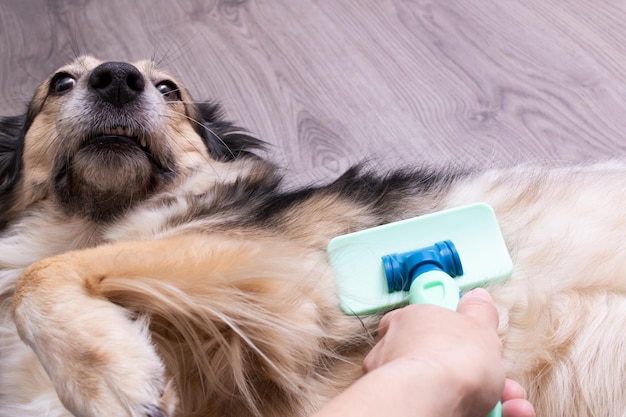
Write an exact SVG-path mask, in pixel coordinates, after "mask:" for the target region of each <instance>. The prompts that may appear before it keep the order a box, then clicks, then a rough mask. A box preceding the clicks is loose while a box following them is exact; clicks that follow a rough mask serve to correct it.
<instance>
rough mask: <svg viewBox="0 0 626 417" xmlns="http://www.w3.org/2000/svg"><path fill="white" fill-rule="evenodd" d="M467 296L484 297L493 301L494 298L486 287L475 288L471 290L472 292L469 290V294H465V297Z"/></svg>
mask: <svg viewBox="0 0 626 417" xmlns="http://www.w3.org/2000/svg"><path fill="white" fill-rule="evenodd" d="M467 296H470V297H476V298H482V299H483V300H487V301H493V298H491V294H489V291H487V290H486V289H484V288H475V289H473V290H471V291H470V292H468V293H467V294H465V297H467Z"/></svg>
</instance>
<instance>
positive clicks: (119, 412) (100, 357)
mask: <svg viewBox="0 0 626 417" xmlns="http://www.w3.org/2000/svg"><path fill="white" fill-rule="evenodd" d="M141 327H144V326H143V325H141ZM146 333H147V331H146V330H145V329H143V330H142V331H141V333H140V334H141V337H132V338H131V337H128V336H131V335H132V333H130V332H124V333H122V335H120V337H111V335H109V338H107V340H104V341H102V343H106V344H108V345H107V346H99V347H98V348H97V349H94V350H91V351H84V352H83V355H84V356H85V357H87V358H88V360H87V362H88V363H89V364H90V365H91V366H90V367H86V366H85V363H83V364H82V365H81V366H80V368H81V369H80V371H79V372H76V373H74V378H75V382H74V383H73V384H71V385H74V386H73V387H70V384H67V382H66V383H65V384H63V383H62V382H61V381H58V382H59V383H55V386H56V387H57V393H58V394H59V397H60V398H61V401H62V402H63V404H65V406H66V407H67V408H68V409H69V410H70V411H72V413H74V414H75V415H77V416H81V417H83V416H84V417H101V416H107V417H118V416H119V417H170V416H172V415H173V414H174V410H175V408H176V405H177V395H176V392H175V388H174V384H173V382H172V381H171V380H169V379H168V378H167V376H166V371H165V368H164V366H163V364H162V362H161V359H160V358H159V356H158V355H157V353H156V351H155V349H154V346H153V345H152V344H151V342H150V338H149V335H147V334H146ZM83 348H85V346H83ZM92 348H93V346H92ZM70 366H71V365H70ZM64 387H68V388H70V389H64Z"/></svg>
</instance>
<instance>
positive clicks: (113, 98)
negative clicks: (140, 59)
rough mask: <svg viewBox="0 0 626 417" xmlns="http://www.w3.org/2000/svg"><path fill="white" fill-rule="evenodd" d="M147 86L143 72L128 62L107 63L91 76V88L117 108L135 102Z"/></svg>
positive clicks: (96, 69)
mask: <svg viewBox="0 0 626 417" xmlns="http://www.w3.org/2000/svg"><path fill="white" fill-rule="evenodd" d="M145 86H146V82H145V81H144V78H143V76H142V75H141V72H139V70H138V69H137V68H135V67H134V66H133V65H130V64H128V63H126V62H105V63H104V64H100V65H98V66H97V67H96V68H94V70H93V71H92V72H91V75H90V76H89V87H91V88H93V89H94V90H95V91H96V92H97V93H98V95H99V96H100V97H101V98H102V99H104V100H106V101H108V102H109V103H111V104H113V105H115V106H117V107H121V106H123V105H124V104H126V103H129V102H131V101H133V100H134V99H135V98H136V97H137V96H139V94H140V93H141V92H142V91H143V90H144V88H145Z"/></svg>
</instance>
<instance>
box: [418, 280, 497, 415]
mask: <svg viewBox="0 0 626 417" xmlns="http://www.w3.org/2000/svg"><path fill="white" fill-rule="evenodd" d="M460 295H461V291H460V289H459V286H458V285H457V284H456V281H454V278H452V277H451V276H450V275H448V274H446V273H445V272H443V271H441V270H436V269H434V270H431V271H428V272H424V273H423V274H421V275H419V276H418V277H417V278H415V280H414V281H413V283H412V284H411V289H410V290H409V303H410V304H434V305H438V306H441V307H445V308H448V309H450V310H454V311H456V308H457V306H458V304H459V299H460V298H461V296H460ZM487 417H502V403H501V402H498V404H497V405H496V407H495V408H494V409H493V410H491V412H490V413H489V414H488V415H487Z"/></svg>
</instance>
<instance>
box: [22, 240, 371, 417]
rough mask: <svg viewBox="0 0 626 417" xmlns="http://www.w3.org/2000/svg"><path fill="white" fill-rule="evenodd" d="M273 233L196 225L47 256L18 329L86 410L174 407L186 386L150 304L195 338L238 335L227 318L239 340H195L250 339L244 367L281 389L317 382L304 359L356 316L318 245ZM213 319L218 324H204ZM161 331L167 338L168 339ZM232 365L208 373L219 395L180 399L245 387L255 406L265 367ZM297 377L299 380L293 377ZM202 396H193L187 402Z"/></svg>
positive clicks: (229, 349)
mask: <svg viewBox="0 0 626 417" xmlns="http://www.w3.org/2000/svg"><path fill="white" fill-rule="evenodd" d="M269 239H271V238H259V239H258V240H254V239H246V240H239V239H236V238H228V237H225V236H216V235H213V236H211V235H208V234H200V233H190V234H186V235H183V236H179V237H171V238H167V239H160V240H153V241H141V242H120V243H116V244H111V245H103V246H100V247H96V248H93V249H87V250H82V251H76V252H70V253H67V254H64V255H60V256H57V257H54V258H49V259H46V260H43V261H40V262H38V263H36V264H34V265H33V266H31V267H30V268H28V269H27V270H26V271H25V273H24V274H23V275H22V277H21V278H20V281H19V282H18V285H17V289H16V294H15V300H14V311H15V319H16V323H17V326H18V330H19V333H20V335H21V337H22V338H23V340H24V341H25V342H26V343H27V344H29V345H30V346H31V347H32V348H33V349H34V350H35V352H36V353H37V355H38V357H39V359H40V361H41V362H42V364H43V365H44V367H45V369H46V370H47V372H48V373H49V374H50V377H51V379H52V381H53V383H54V385H55V388H56V390H57V392H58V394H59V396H60V398H61V400H62V401H63V403H64V404H65V405H66V406H67V407H68V409H70V410H71V411H72V412H74V413H75V414H76V415H79V416H85V417H92V416H93V417H96V416H101V415H108V416H155V415H159V414H158V413H157V411H156V410H161V411H162V412H163V413H164V414H166V415H167V414H170V413H171V409H172V408H176V405H175V400H174V399H173V397H178V396H177V395H174V394H172V391H173V390H174V388H173V386H172V385H171V384H170V385H168V383H167V380H166V374H167V372H166V371H165V370H164V368H163V366H162V361H161V360H160V358H159V357H158V355H157V353H156V350H155V347H154V346H153V344H152V343H151V340H150V333H149V332H148V330H147V327H148V325H147V323H146V320H147V319H142V318H141V317H142V314H143V315H147V316H151V317H153V323H154V324H155V325H156V324H157V323H158V326H159V329H162V328H163V327H164V326H166V327H165V328H166V329H167V330H166V332H169V329H170V328H171V330H172V331H175V330H176V329H177V327H176V323H178V325H180V327H178V329H181V328H182V329H183V330H181V332H180V333H179V334H185V333H184V332H185V331H196V330H194V329H197V331H198V332H200V333H198V334H197V335H194V334H191V336H190V337H189V338H187V335H185V336H184V338H185V340H188V341H192V342H193V341H194V340H199V339H197V338H196V336H197V337H200V338H207V337H208V338H212V337H217V338H218V339H219V338H221V340H222V341H224V342H226V339H225V337H231V336H224V335H223V334H221V333H220V332H222V331H228V330H226V328H229V327H230V328H231V329H232V331H233V333H236V334H237V335H238V336H236V337H241V341H242V343H235V345H230V344H228V343H226V344H225V345H224V346H222V347H219V346H217V345H215V344H214V343H213V342H207V343H206V344H205V343H204V342H203V341H200V343H199V344H200V345H202V346H201V347H202V348H204V347H206V346H214V347H213V348H209V349H225V350H224V352H222V353H219V355H222V356H224V358H228V357H230V355H234V353H233V352H234V351H233V349H234V348H235V347H237V346H239V349H242V347H241V346H240V345H243V344H246V345H247V346H248V347H247V348H245V349H248V348H249V350H246V352H241V357H242V358H244V357H248V356H249V355H257V356H256V357H257V359H251V360H250V362H251V363H250V364H249V365H246V366H251V367H254V366H256V367H258V366H259V365H258V364H259V363H263V364H265V365H263V375H265V377H267V378H269V379H267V381H273V382H272V383H275V384H279V385H281V387H283V388H288V387H292V386H295V387H298V386H301V385H302V386H306V384H310V383H311V384H312V383H314V382H312V380H309V379H307V378H309V376H308V375H309V373H307V372H305V371H306V369H307V368H303V364H304V363H314V362H315V360H316V358H318V355H319V354H320V352H321V350H320V349H323V348H322V346H321V345H320V340H321V339H320V337H321V335H323V334H325V331H326V330H325V329H327V328H328V327H330V328H338V329H344V327H340V326H345V332H344V331H343V330H341V333H342V334H343V333H345V334H347V335H350V334H352V333H355V332H356V328H353V326H357V324H358V323H357V321H353V320H348V319H346V318H345V317H344V316H343V315H339V313H338V311H337V308H336V301H334V297H332V296H329V293H330V294H332V292H329V291H332V290H331V289H330V287H333V286H332V282H330V283H328V282H326V281H325V280H320V279H319V277H320V276H330V275H329V272H328V271H327V270H326V269H325V268H327V265H326V263H325V262H324V257H323V253H322V252H319V251H313V250H311V249H305V248H302V247H300V246H298V245H295V246H294V245H292V244H289V243H285V242H280V241H272V240H269ZM318 252H319V253H318ZM294 277H295V278H296V279H294ZM333 288H334V287H333ZM176 297H179V298H176ZM180 300H183V301H180ZM194 300H195V301H194ZM285 300H289V301H288V302H286V301H285ZM194 303H195V304H194ZM168 308H169V310H168ZM137 317H139V318H137ZM177 317H178V318H177ZM159 320H160V321H159ZM163 320H165V322H164V321H163ZM171 320H173V321H171ZM177 320H178V321H177ZM193 320H195V321H193ZM212 321H215V323H214V324H212ZM164 323H165V324H164ZM169 323H174V324H169ZM167 326H170V327H167ZM210 326H213V328H215V331H217V332H218V333H212V334H208V333H207V331H209V330H207V329H211V327H210ZM216 326H217V327H216ZM320 326H325V327H324V329H322V328H321V327H320ZM348 326H349V327H348ZM359 326H360V325H359ZM359 328H360V327H359ZM190 329H192V330H190ZM220 329H222V330H220ZM338 331H340V330H338ZM203 332H204V333H203ZM170 334H171V333H170ZM153 336H154V335H153ZM194 338H195V339H194ZM176 340H179V339H176ZM202 340H206V339H202ZM229 340H231V339H229ZM154 341H155V342H157V341H158V342H159V343H158V345H159V349H161V347H162V345H161V343H162V340H161V339H159V340H157V339H156V338H155V339H154ZM232 343H234V342H232ZM275 345H279V346H280V349H276V348H273V347H274V346H275ZM196 352H199V354H198V355H197V356H196V357H197V358H199V360H201V361H202V360H203V361H205V362H206V361H207V359H204V358H206V355H213V354H216V353H215V351H214V350H212V351H211V352H212V353H209V352H208V351H207V352H205V351H203V350H202V351H200V350H199V351H196ZM266 352H271V353H266ZM163 353H164V351H163V350H159V354H163ZM220 357H221V356H220ZM235 357H237V355H235ZM250 357H251V356H250ZM163 360H164V361H165V360H166V359H165V357H163ZM233 360H234V359H233ZM163 363H167V365H168V366H170V365H171V364H172V363H171V362H163ZM219 363H222V362H219ZM222 365H223V364H222ZM233 365H236V366H235V368H234V369H241V368H237V366H239V365H241V364H239V363H238V364H233ZM174 366H175V365H174ZM215 366H216V364H215V363H213V362H211V363H206V364H204V365H203V370H206V371H207V372H208V374H211V372H218V370H216V369H214V367H215ZM229 366H230V365H226V368H224V369H221V370H219V375H220V377H219V378H220V379H219V380H217V381H216V380H215V377H213V379H211V375H208V376H206V379H205V382H207V381H208V383H209V385H210V384H213V383H215V384H217V385H218V386H220V387H222V388H221V389H222V390H224V389H225V390H226V391H228V392H229V393H230V394H224V393H222V394H218V393H217V391H214V392H213V395H221V396H218V397H212V398H213V400H211V403H212V404H213V405H208V404H204V405H203V404H202V402H203V401H204V402H206V401H209V400H203V399H202V398H209V395H211V394H209V393H207V392H204V393H203V395H200V396H199V395H193V396H192V397H191V398H190V396H189V395H187V397H186V398H185V399H184V400H183V398H182V397H181V400H182V401H181V406H182V408H183V409H188V408H189V407H194V409H197V408H198V407H200V408H202V407H209V406H211V407H214V406H215V403H216V402H217V403H219V401H218V400H220V399H221V400H222V402H224V401H223V400H224V398H227V397H225V396H231V397H232V396H233V395H240V396H241V397H242V398H247V400H246V401H247V406H246V407H248V408H247V409H248V410H251V409H254V407H256V406H257V405H258V403H257V402H256V401H257V400H255V399H254V398H257V397H256V396H257V395H259V392H260V389H261V388H262V387H261V388H259V387H251V386H248V385H246V384H249V383H250V381H257V380H259V381H266V380H264V379H260V378H261V375H260V374H258V372H257V371H258V369H257V368H254V369H252V368H247V370H245V371H242V372H250V373H249V374H248V373H245V375H246V376H244V377H239V376H237V375H238V374H233V371H232V370H231V369H230V368H229ZM242 366H243V365H242ZM357 368H358V366H357ZM303 369H304V371H303ZM355 369H356V368H355ZM168 370H169V371H170V372H172V373H174V372H177V371H179V370H177V369H174V368H172V369H168ZM255 372H257V373H255ZM247 375H254V378H252V377H248V376H247ZM169 376H171V374H170V375H169ZM196 378H197V377H196ZM295 378H301V379H302V383H298V384H295V383H292V382H293V381H294V379H295ZM177 381H178V380H177ZM281 381H283V382H281ZM284 381H286V382H284ZM194 384H197V385H199V383H198V382H197V381H196V382H194ZM204 386H206V384H205V385H204ZM188 390H189V387H188V388H187V390H186V392H185V393H187V391H188ZM164 393H165V395H163V394H164ZM236 393H238V394H236ZM268 395H269V396H270V397H271V398H272V399H271V401H273V403H276V402H277V401H278V398H279V393H278V392H277V391H276V392H273V393H268ZM283 396H284V397H285V398H284V399H285V401H287V402H289V401H291V402H290V403H289V404H291V403H293V402H294V400H293V399H294V398H299V397H294V396H293V395H290V394H289V395H288V394H285V393H284V392H283ZM196 397H201V398H196ZM228 398H230V397H228ZM289 398H291V400H289V401H288V399H289ZM302 398H303V401H304V402H306V401H305V400H306V397H304V396H303V397H302ZM194 401H195V402H196V403H197V404H196V405H190V404H191V403H192V402H194ZM242 401H243V400H242ZM269 401H270V400H269V399H268V402H269ZM273 403H272V404H273ZM293 406H295V405H293ZM247 415H250V412H249V411H247Z"/></svg>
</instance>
